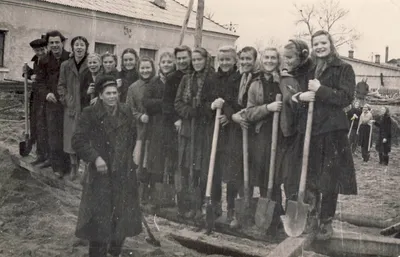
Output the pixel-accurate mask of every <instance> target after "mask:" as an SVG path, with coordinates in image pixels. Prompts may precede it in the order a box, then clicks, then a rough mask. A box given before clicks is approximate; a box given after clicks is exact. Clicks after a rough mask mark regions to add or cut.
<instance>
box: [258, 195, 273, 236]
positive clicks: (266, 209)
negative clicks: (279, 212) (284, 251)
mask: <svg viewBox="0 0 400 257" xmlns="http://www.w3.org/2000/svg"><path fill="white" fill-rule="evenodd" d="M275 205H276V202H274V201H272V200H271V199H268V198H260V199H258V203H257V209H256V214H255V223H256V226H257V227H258V228H260V229H263V230H264V231H265V230H267V229H268V228H269V226H271V223H272V219H273V217H274V212H275Z"/></svg>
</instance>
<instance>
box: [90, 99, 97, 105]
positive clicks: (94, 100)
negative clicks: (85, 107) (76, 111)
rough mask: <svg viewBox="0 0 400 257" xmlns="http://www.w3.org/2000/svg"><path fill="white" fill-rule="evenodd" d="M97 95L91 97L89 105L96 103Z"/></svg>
mask: <svg viewBox="0 0 400 257" xmlns="http://www.w3.org/2000/svg"><path fill="white" fill-rule="evenodd" d="M97 99H98V98H97V97H95V98H93V99H92V100H90V105H94V104H96V103H97Z"/></svg>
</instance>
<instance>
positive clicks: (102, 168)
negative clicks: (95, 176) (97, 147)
mask: <svg viewBox="0 0 400 257" xmlns="http://www.w3.org/2000/svg"><path fill="white" fill-rule="evenodd" d="M95 164H96V169H97V171H98V172H99V173H101V174H107V164H106V162H105V161H104V160H103V158H101V157H100V156H99V157H97V159H96V162H95Z"/></svg>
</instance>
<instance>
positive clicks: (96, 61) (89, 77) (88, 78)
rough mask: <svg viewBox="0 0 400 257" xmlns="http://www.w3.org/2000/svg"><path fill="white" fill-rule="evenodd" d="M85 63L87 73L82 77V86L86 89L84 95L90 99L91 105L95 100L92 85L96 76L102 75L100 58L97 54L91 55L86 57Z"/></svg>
mask: <svg viewBox="0 0 400 257" xmlns="http://www.w3.org/2000/svg"><path fill="white" fill-rule="evenodd" d="M87 63H88V68H89V72H87V73H86V75H85V76H84V77H83V82H82V84H83V85H85V87H87V92H86V94H87V95H88V96H89V97H90V100H91V104H93V103H94V102H95V101H96V100H97V98H96V94H95V87H94V83H95V81H96V78H97V76H98V75H99V74H101V73H102V65H101V56H100V55H99V54H97V53H91V54H89V55H88V57H87ZM93 99H95V100H93Z"/></svg>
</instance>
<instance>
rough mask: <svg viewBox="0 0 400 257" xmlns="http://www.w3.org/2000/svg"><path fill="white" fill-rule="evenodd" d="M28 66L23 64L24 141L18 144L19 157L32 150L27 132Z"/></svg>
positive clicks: (28, 132)
mask: <svg viewBox="0 0 400 257" xmlns="http://www.w3.org/2000/svg"><path fill="white" fill-rule="evenodd" d="M27 71H28V64H27V63H26V62H25V63H24V72H25V75H24V78H25V79H24V98H25V103H24V104H25V106H24V107H25V141H23V142H19V154H20V155H21V156H28V155H29V153H30V152H31V150H32V141H31V139H30V130H29V124H28V115H29V110H28V104H29V103H28V75H27Z"/></svg>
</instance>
